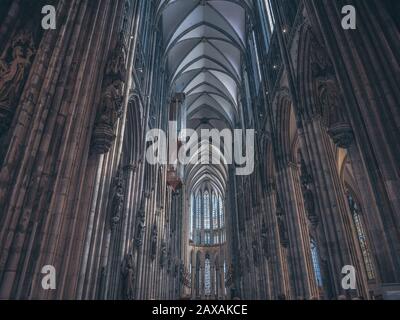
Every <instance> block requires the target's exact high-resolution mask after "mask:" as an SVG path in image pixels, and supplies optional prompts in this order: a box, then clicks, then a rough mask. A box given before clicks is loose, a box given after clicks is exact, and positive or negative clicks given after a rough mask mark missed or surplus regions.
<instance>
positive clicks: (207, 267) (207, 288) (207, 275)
mask: <svg viewBox="0 0 400 320" xmlns="http://www.w3.org/2000/svg"><path fill="white" fill-rule="evenodd" d="M204 293H205V295H206V296H209V295H210V294H211V263H210V257H208V256H207V257H206V260H205V264H204Z"/></svg>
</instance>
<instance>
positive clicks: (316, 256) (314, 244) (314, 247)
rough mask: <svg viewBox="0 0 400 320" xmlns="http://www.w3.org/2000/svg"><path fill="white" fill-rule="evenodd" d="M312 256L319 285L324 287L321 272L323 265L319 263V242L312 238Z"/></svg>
mask: <svg viewBox="0 0 400 320" xmlns="http://www.w3.org/2000/svg"><path fill="white" fill-rule="evenodd" d="M311 256H312V262H313V267H314V273H315V279H316V280H317V284H318V287H322V274H321V266H320V264H319V253H318V247H317V242H316V241H315V240H314V239H311Z"/></svg>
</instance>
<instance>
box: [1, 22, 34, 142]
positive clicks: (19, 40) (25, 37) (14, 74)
mask: <svg viewBox="0 0 400 320" xmlns="http://www.w3.org/2000/svg"><path fill="white" fill-rule="evenodd" d="M34 54H35V47H34V43H33V36H32V33H31V32H29V31H28V30H22V31H21V32H20V33H19V34H18V35H17V36H16V37H15V39H14V40H13V41H12V43H11V47H10V48H9V50H8V53H7V54H5V55H4V56H3V57H2V58H1V59H0V136H1V135H3V134H4V133H5V132H7V130H8V129H9V127H10V125H11V121H12V117H13V115H14V113H15V109H16V107H17V104H18V100H19V97H20V95H21V91H22V88H23V86H24V80H25V78H26V76H27V74H28V72H29V69H30V66H31V64H32V59H33V56H34Z"/></svg>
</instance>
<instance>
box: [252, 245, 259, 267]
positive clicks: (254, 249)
mask: <svg viewBox="0 0 400 320" xmlns="http://www.w3.org/2000/svg"><path fill="white" fill-rule="evenodd" d="M251 247H252V249H253V261H254V264H255V265H258V262H259V259H258V252H257V251H258V250H257V241H256V240H254V241H253V243H252V244H251Z"/></svg>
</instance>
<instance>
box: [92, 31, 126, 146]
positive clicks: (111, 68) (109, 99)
mask: <svg viewBox="0 0 400 320" xmlns="http://www.w3.org/2000/svg"><path fill="white" fill-rule="evenodd" d="M126 72H127V70H126V47H125V42H124V38H123V35H122V34H121V35H120V37H119V40H118V43H117V45H116V47H115V49H114V50H113V52H112V54H111V56H110V57H109V59H108V62H107V66H106V72H105V76H104V80H103V89H102V95H101V100H100V109H99V111H98V113H97V116H96V121H95V125H94V131H93V137H92V151H93V152H94V153H96V154H104V153H107V152H108V151H109V150H110V148H111V146H112V144H113V142H114V140H115V138H116V135H115V134H116V128H117V123H118V119H119V118H120V117H121V116H122V114H123V95H124V92H123V90H124V84H125V78H126Z"/></svg>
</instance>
